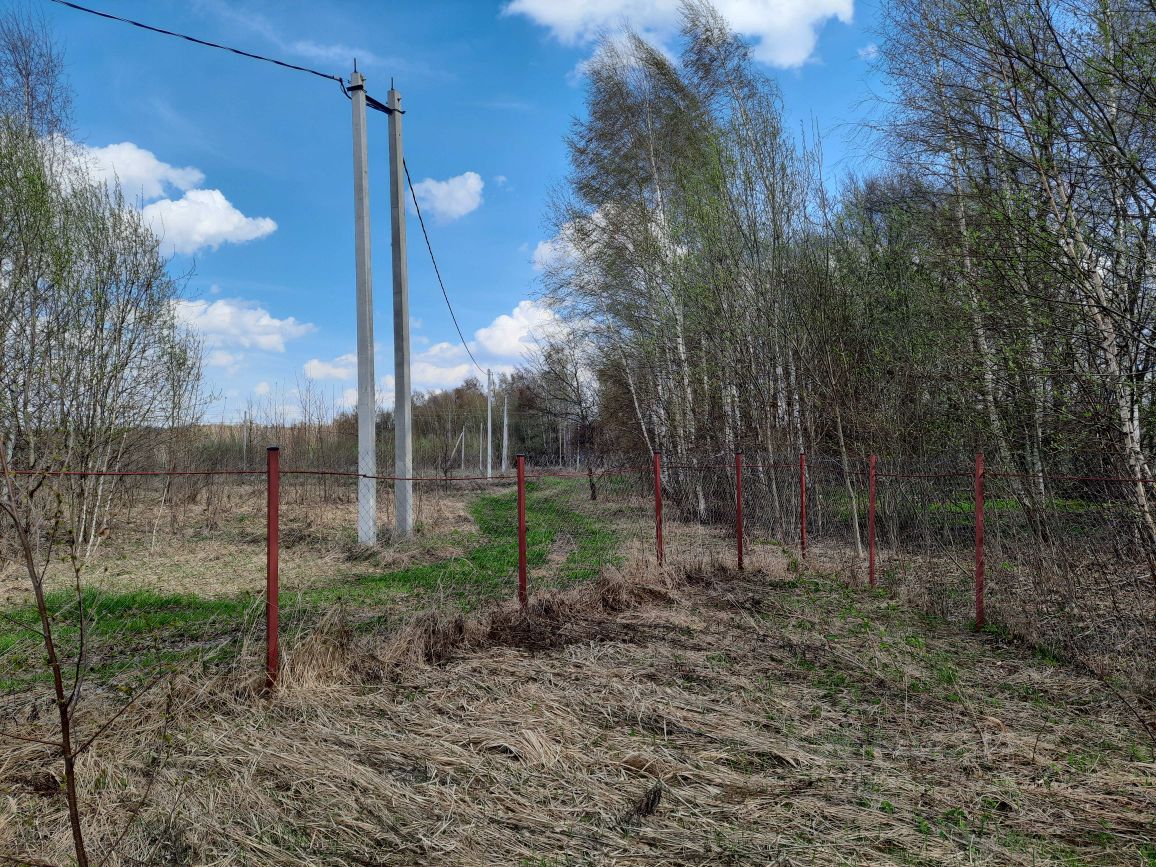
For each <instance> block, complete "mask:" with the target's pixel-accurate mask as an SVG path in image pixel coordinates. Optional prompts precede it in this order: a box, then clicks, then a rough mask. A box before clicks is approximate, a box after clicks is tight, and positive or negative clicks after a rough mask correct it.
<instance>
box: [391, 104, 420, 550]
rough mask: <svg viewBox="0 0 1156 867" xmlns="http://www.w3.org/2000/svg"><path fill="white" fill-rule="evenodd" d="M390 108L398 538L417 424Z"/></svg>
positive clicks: (405, 514) (404, 524) (397, 155)
mask: <svg viewBox="0 0 1156 867" xmlns="http://www.w3.org/2000/svg"><path fill="white" fill-rule="evenodd" d="M386 105H387V106H388V107H389V109H390V111H389V216H390V223H391V228H392V241H393V244H392V246H393V374H394V386H393V418H394V438H393V470H394V472H393V474H394V475H395V476H396V477H397V481H395V482H394V483H393V498H394V502H395V505H396V509H395V511H396V513H397V522H396V529H397V535H398V536H400V537H402V538H405V537H407V536H409V535H411V534H412V533H413V481H412V479H413V419H412V416H411V408H410V389H409V386H410V376H409V271H408V267H407V262H406V252H405V162H404V156H403V154H402V149H401V94H400V93H398V92H397V91H396V90H394V89H393V88H392V87H390V89H389V98H388V101H387V103H386Z"/></svg>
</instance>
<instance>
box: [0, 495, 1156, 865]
mask: <svg viewBox="0 0 1156 867" xmlns="http://www.w3.org/2000/svg"><path fill="white" fill-rule="evenodd" d="M540 490H541V493H542V494H544V495H547V496H548V495H550V489H549V488H548V487H547V488H543V489H540ZM491 505H492V506H493V508H494V509H495V510H497V511H494V512H492V514H491V516H496V515H497V514H499V512H500V510H498V506H499V505H500V504H498V503H491ZM541 508H546V509H548V508H561V506H560V505H559V504H557V503H555V505H554V506H548V505H543V506H541ZM479 515H480V520H479V527H480V530H481V532H483V533H485V531H486V518H485V513H484V510H483V512H482V513H475V517H478V516H479ZM562 517H563V518H564V519H565V520H566V521H567V522H570V523H572V522H573V521H574V518H573V516H571V515H563V516H562ZM495 523H496V524H497V525H500V527H504V526H505V522H504V520H503V521H496V520H495ZM611 526H612V525H611ZM491 529H494V530H495V531H497V530H498V529H499V527H493V528H491ZM604 529H605V528H604ZM501 532H504V530H502V531H501ZM499 535H500V533H499ZM676 538H677V536H676ZM500 541H501V540H497V541H495V540H489V541H486V540H481V541H480V543H479V544H480V546H481V547H482V548H486V549H487V550H489V547H488V546H490V545H498V544H499V542H500ZM551 544H553V543H551ZM564 544H565V545H566V550H578V549H581V548H582V545H581V544H580V543H575V542H574V541H573V540H572V539H568V540H565V542H564ZM549 547H550V546H549V545H546V546H545V548H544V549H543V550H541V551H539V553H538V558H539V568H543V569H544V568H546V567H547V565H548V564H549V563H550V562H551V556H550V554H549V552H548V551H547V550H546V549H548V548H549ZM503 551H504V549H503ZM503 551H499V550H491V555H492V559H493V558H496V559H500V558H502V557H504V556H505V554H504V553H503ZM555 559H558V558H555ZM568 560H570V555H569V554H567V555H566V556H565V557H562V558H560V562H562V563H565V562H566V561H568ZM486 562H489V561H486ZM570 562H571V565H578V566H581V565H582V564H581V563H578V562H577V561H570ZM750 564H751V566H752V568H748V569H747V570H746V571H745V572H743V573H738V572H736V571H734V570H733V569H731V568H729V567H726V566H722V565H720V564H719V563H717V562H715V563H712V562H711V558H709V557H707V558H705V560H704V559H703V558H702V557H694V558H682V557H669V558H668V563H667V567H666V568H665V569H662V570H659V569H657V568H656V567H655V566H654V564H653V563H652V562H649V563H648V562H644V561H643V560H635V559H633V558H624V559H622V560H620V561H619V562H618V563H617V564H615V563H613V562H608V563H607V564H606V565H605V568H604V569H603V572H602V575H601V576H600V577H599V578H597V579H595V580H578V581H576V582H572V583H571V585H570V587H569V589H562V590H556V591H542V592H540V593H538V594H537V596H536V597H535V599H534V602H533V605H532V607H531V609H530V611H529V613H528V615H526V616H522V615H520V614H519V613H518V612H517V610H516V608H515V607H514V606H513V605H512V604H511V603H509V602H495V601H494V600H491V602H490V603H489V604H487V605H476V606H470V607H471V610H470V611H463V608H462V606H455V605H447V606H443V607H442V608H441V609H440V610H439V612H437V613H435V612H432V611H431V613H429V614H427V615H425V616H423V617H420V618H418V619H417V620H416V621H414V622H412V623H411V624H410V625H409V626H407V627H404V628H402V629H401V631H400V632H399V631H398V630H397V627H396V624H394V623H392V622H391V623H390V624H389V625H388V626H387V625H386V624H385V623H384V622H382V621H379V620H377V619H375V618H374V617H373V616H371V615H372V614H373V613H374V612H375V611H376V610H377V606H378V605H380V604H381V600H382V599H385V598H388V600H391V603H390V604H392V600H395V599H396V596H393V595H381V594H379V595H374V593H370V592H369V591H365V592H362V591H361V590H359V591H358V592H357V593H355V594H353V595H351V596H347V598H346V604H343V605H340V606H336V607H334V608H333V609H332V610H331V612H330V613H329V615H328V616H327V617H325V618H324V620H323V621H321V622H318V623H315V624H314V628H313V629H312V630H311V631H308V632H301V633H300V634H295V635H294V636H292V637H291V640H290V641H288V642H287V646H286V653H287V660H286V665H285V669H284V676H283V682H282V686H281V688H280V689H279V690H278V691H277V692H276V693H275V694H273V695H272V696H263V695H262V694H261V692H260V690H259V689H256V688H255V686H254V677H253V673H254V671H257V670H259V662H258V654H259V647H249V646H245V647H241V648H240V649H238V650H237V652H236V654H235V655H234V657H233V658H232V659H231V661H230V662H229V663H228V664H222V665H221V666H220V667H219V668H218V669H215V670H214V669H205V670H203V671H202V672H200V673H198V674H196V675H194V676H189V673H188V672H187V671H185V673H183V674H178V675H176V676H174V677H173V678H171V679H169V680H166V681H164V682H162V683H160V684H158V685H157V686H156V687H154V688H153V689H152V690H151V691H149V692H148V693H147V694H144V695H143V696H142V697H141V698H139V700H137V701H136V702H135V703H133V704H132V705H130V706H129V707H128V709H127V710H126V711H125V712H124V715H123V716H121V717H120V718H119V719H118V720H117V721H116V725H115V728H113V729H112V730H111V731H110V733H109V734H108V735H106V736H104V737H102V738H101V739H99V740H98V741H97V742H96V744H95V746H94V747H93V749H92V750H91V751H89V752H88V753H86V754H85V756H84V757H83V759H82V761H81V768H80V773H81V780H82V786H83V791H82V798H83V802H84V813H85V817H86V818H85V821H86V827H87V830H88V838H89V841H90V846H91V847H92V848H93V849H94V850H96V851H97V852H98V853H101V854H103V853H106V852H109V850H111V849H115V851H112V853H111V854H112V857H111V858H110V860H109V862H108V863H110V864H124V865H128V864H140V863H146V864H285V865H302V864H341V865H373V864H476V865H483V864H485V865H488V864H525V865H547V864H557V865H562V864H603V863H606V864H703V863H717V864H727V863H733V864H763V863H773V864H861V863H870V864H929V865H930V864H1072V865H1074V864H1128V865H1137V864H1141V865H1144V864H1156V759H1154V756H1153V748H1154V744H1153V742H1152V740H1151V739H1150V738H1149V735H1148V734H1147V732H1146V730H1145V728H1144V726H1143V725H1142V724H1141V721H1140V720H1139V719H1138V718H1137V716H1136V714H1140V715H1141V716H1142V715H1143V714H1144V713H1145V711H1144V710H1143V708H1144V707H1145V705H1144V704H1143V702H1142V701H1140V700H1139V699H1138V698H1137V697H1135V696H1128V695H1125V694H1120V693H1118V692H1116V691H1114V690H1113V688H1111V687H1109V686H1106V685H1105V684H1103V683H1101V682H1100V681H1097V680H1095V679H1093V678H1091V677H1088V676H1085V675H1084V674H1082V673H1081V672H1080V671H1078V670H1076V669H1074V668H1072V667H1070V666H1068V665H1066V664H1065V663H1063V662H1062V661H1057V660H1055V659H1053V658H1051V657H1049V656H1047V655H1040V654H1037V653H1035V652H1033V651H1032V650H1031V649H1030V648H1027V647H1024V646H1021V645H1018V644H1016V643H1013V642H1011V641H1010V640H1008V639H1006V638H1003V637H1001V636H999V635H994V634H976V633H974V632H972V631H970V630H968V629H967V628H966V627H964V626H962V625H959V624H954V625H953V624H948V623H946V622H943V621H939V620H935V619H929V618H927V617H925V616H922V615H920V614H918V613H916V612H914V611H913V610H910V609H908V608H907V607H905V606H904V605H903V604H902V603H901V602H900V601H898V600H897V599H896V598H894V597H892V596H890V595H888V594H887V593H885V592H882V591H879V592H874V591H866V590H861V589H852V588H849V587H847V586H846V585H845V583H844V582H843V580H842V578H841V577H840V576H839V575H835V574H828V573H825V572H824V571H823V570H822V569H818V568H814V567H812V569H811V570H810V571H808V570H806V569H802V568H801V567H800V566H799V564H798V563H797V562H796V561H794V560H793V558H791V557H790V556H789V555H783V554H779V553H777V552H776V549H774V548H772V547H770V546H768V547H767V548H766V549H765V550H762V551H757V552H752V555H751V558H750ZM503 568H504V567H503ZM585 577H588V576H585ZM418 583H419V584H420V582H418ZM372 586H373V587H378V588H379V589H380V582H378V584H374V585H372ZM363 589H364V588H363ZM374 592H375V593H376V591H374ZM496 598H499V597H495V599H496ZM135 684H136V681H130V680H126V679H125V678H123V676H115V677H111V678H110V679H108V680H107V681H105V682H104V683H103V684H102V685H100V686H98V687H95V688H94V689H93V696H92V698H91V699H90V701H89V702H88V703H87V705H86V706H85V709H84V710H83V712H82V719H81V721H80V722H81V727H82V728H84V729H85V730H89V731H90V730H94V729H95V727H96V725H97V724H98V721H99V720H101V719H104V718H105V717H106V716H107V714H108V713H109V712H110V710H111V709H112V708H114V707H118V706H119V707H124V706H125V705H124V701H123V699H120V698H118V697H117V690H118V689H119V690H123V691H128V692H131V690H132V689H134V688H135ZM1132 708H1135V709H1136V713H1133V710H1132ZM43 718H44V717H42V719H43ZM13 725H19V726H21V728H19V730H20V731H23V732H26V733H27V732H28V731H30V730H31V728H30V727H34V726H37V725H42V722H41V721H38V720H33V719H23V720H16V719H9V720H8V721H6V722H5V727H6V728H11V727H12V726H13ZM38 730H39V729H38ZM46 731H47V729H46ZM0 749H2V750H3V751H2V752H0V792H2V793H3V794H4V796H5V797H4V799H3V801H0V853H3V854H8V855H23V856H26V857H28V858H32V859H36V860H39V861H47V862H50V863H60V864H63V863H68V853H69V851H70V838H69V835H68V830H67V824H66V821H65V812H64V801H63V798H62V797H61V794H60V786H59V782H58V780H57V777H56V776H55V774H56V773H57V770H56V769H55V767H54V765H53V764H52V763H51V762H50V761H49V760H48V753H47V750H46V748H45V747H42V746H39V745H36V744H28V743H23V744H13V743H5V744H3V745H2V746H0ZM125 828H127V830H126V831H124V834H123V838H122V837H121V834H122V829H125ZM118 839H119V843H117V842H116V841H117V840H118Z"/></svg>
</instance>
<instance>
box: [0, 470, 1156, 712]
mask: <svg viewBox="0 0 1156 867" xmlns="http://www.w3.org/2000/svg"><path fill="white" fill-rule="evenodd" d="M289 457H291V456H288V455H287V456H286V465H285V467H284V468H283V470H282V472H281V473H280V475H279V492H278V496H277V498H276V499H277V503H278V514H279V541H278V543H277V544H276V545H275V546H274V547H275V548H276V552H277V555H278V559H279V564H278V570H277V574H278V577H279V596H278V603H279V612H280V629H281V631H282V632H283V633H285V634H289V635H291V634H295V633H296V632H298V631H308V630H309V629H312V628H313V627H314V626H315V625H316V624H318V623H319V622H321V621H322V620H323V619H324V618H326V617H328V616H332V615H333V612H344V614H343V616H345V617H346V619H347V622H348V623H349V625H351V627H352V628H360V627H361V626H362V625H367V624H368V625H373V626H375V627H381V626H383V625H384V626H387V627H390V628H392V627H395V626H400V625H401V624H402V623H403V622H404V621H406V620H407V619H409V618H412V617H413V616H414V615H415V614H418V613H421V612H424V611H429V610H434V609H448V610H451V611H455V612H470V611H475V610H477V609H479V608H484V607H487V606H490V605H492V604H494V603H496V602H501V601H508V600H513V599H515V598H517V594H518V586H519V572H520V550H519V510H518V483H517V474H516V472H515V469H514V462H513V461H511V468H510V470H509V471H508V472H506V473H504V474H503V473H502V472H501V471H500V469H499V468H498V467H497V466H495V468H494V473H493V477H492V478H486V477H485V476H484V475H477V474H476V470H475V469H474V468H473V467H468V468H467V469H466V470H465V471H462V470H461V468H460V467H458V466H454V467H452V468H449V469H443V471H442V473H441V474H440V475H438V476H436V477H428V476H426V477H420V478H414V479H412V480H409V488H410V489H411V501H412V518H413V532H412V534H410V535H408V536H405V535H399V534H398V533H397V532H396V531H395V519H396V517H397V501H396V491H395V488H396V486H397V484H398V480H395V479H393V478H388V477H378V478H373V479H364V478H361V477H359V476H358V475H357V474H356V473H352V472H347V471H325V470H312V469H311V470H295V469H293V467H292V464H291V461H290V460H289V459H288V458H289ZM656 465H657V468H658V469H657V477H656V471H655V468H656ZM872 466H873V464H872V462H871V461H868V460H842V459H828V458H825V457H823V456H817V457H816V456H810V455H808V456H805V457H800V456H791V457H785V456H782V455H769V454H753V453H752V454H746V455H741V456H737V455H732V456H729V457H726V458H725V459H724V458H719V457H718V456H715V457H712V458H710V459H702V460H685V459H684V460H682V461H673V460H671V461H664V460H662V459H661V458H660V459H658V460H657V462H656V463H652V462H650V461H645V462H640V463H638V464H635V465H625V464H624V465H617V466H615V465H607V464H602V465H596V466H586V467H578V468H576V469H567V470H559V469H557V468H553V467H548V466H531V465H528V464H527V465H525V466H524V473H525V488H524V493H525V528H526V532H525V570H526V584H527V589H528V591H529V593H530V595H531V596H533V594H536V593H540V592H543V591H550V590H558V589H565V588H569V587H573V586H576V585H578V584H581V583H582V582H584V581H589V580H591V579H593V578H594V577H596V576H597V575H599V574H600V573H602V572H603V571H604V570H606V569H608V568H609V569H616V568H621V567H623V566H625V565H626V564H629V563H634V562H640V561H641V562H648V563H653V562H655V561H656V560H658V559H659V558H662V559H663V562H664V563H665V564H666V565H668V566H669V565H673V564H677V565H680V566H683V565H691V566H692V567H693V566H695V565H697V564H706V565H711V564H715V563H723V564H728V565H734V564H736V563H737V562H738V557H739V551H740V548H739V540H740V536H741V540H742V553H743V558H744V561H745V564H746V565H747V566H748V567H751V566H758V565H763V564H765V563H772V562H782V561H783V560H784V558H785V560H786V562H787V564H788V568H792V569H794V568H799V567H800V566H801V565H802V564H803V563H805V564H806V565H807V567H808V568H811V569H813V570H820V571H824V572H827V573H829V574H834V575H839V576H841V577H843V578H844V579H846V580H847V581H848V582H849V583H854V584H860V585H862V584H865V583H867V582H868V580H869V578H870V576H871V563H872V559H873V562H874V577H875V580H876V583H877V584H878V585H879V586H880V587H881V588H883V589H884V590H886V591H888V592H892V593H896V594H898V595H900V596H901V597H902V598H905V599H906V600H908V601H910V602H912V603H914V604H916V605H918V606H919V607H921V608H922V609H924V610H925V611H927V612H929V613H930V614H933V615H936V616H938V617H941V618H943V619H945V620H947V621H951V622H955V623H960V624H965V623H972V624H974V623H975V622H976V620H977V615H978V617H979V620H980V621H981V622H982V623H984V624H986V625H987V626H988V627H989V628H991V629H995V630H997V631H1000V630H1002V631H1006V632H1008V633H1010V634H1012V635H1015V636H1017V637H1019V638H1022V639H1025V640H1027V641H1030V642H1032V643H1033V644H1035V645H1036V646H1037V647H1040V648H1042V649H1044V650H1045V651H1047V652H1053V653H1055V654H1057V655H1063V656H1065V657H1067V658H1071V659H1075V660H1077V661H1079V662H1080V663H1082V664H1084V665H1085V666H1086V667H1088V668H1090V669H1092V670H1094V671H1095V672H1096V673H1098V674H1100V675H1102V676H1105V677H1108V676H1122V677H1125V678H1127V679H1133V680H1136V681H1137V682H1139V683H1151V682H1153V681H1156V670H1154V669H1153V661H1152V659H1151V653H1150V651H1151V648H1152V647H1153V646H1156V578H1154V576H1156V530H1154V521H1153V516H1152V514H1151V513H1150V512H1149V511H1148V506H1147V503H1148V499H1149V496H1150V494H1151V493H1152V491H1151V490H1150V486H1151V483H1150V482H1146V481H1141V482H1137V481H1135V480H1127V479H1120V478H1115V477H1109V476H1063V475H1037V476H1026V475H1023V474H1018V473H1015V472H1005V471H1003V470H1002V469H1001V468H999V467H990V466H989V467H985V468H984V472H983V479H982V496H980V493H979V491H978V490H977V470H976V467H974V466H969V465H967V464H966V463H964V462H961V461H959V460H949V461H938V462H937V461H924V462H921V463H919V464H913V463H911V462H907V463H904V464H903V465H894V464H892V463H890V462H888V461H886V460H882V459H881V460H879V461H878V462H877V463H875V464H874V492H875V495H874V497H872V495H871V488H872ZM740 478H741V497H740ZM366 482H368V483H369V484H370V485H371V486H372V487H373V490H374V493H375V502H374V504H373V516H372V517H373V518H374V519H375V523H376V528H375V529H376V533H375V535H374V536H373V539H374V541H373V543H372V544H363V543H362V541H361V531H363V530H364V526H363V524H364V518H365V517H366V516H365V515H364V514H363V513H362V511H361V508H362V507H361V505H360V501H361V499H362V498H359V494H358V490H359V487H360V486H362V485H364V484H365V483H366ZM656 482H657V484H656ZM36 483H38V484H36ZM22 484H23V485H24V487H23V488H22V490H25V491H33V493H31V494H29V496H30V497H31V498H32V500H36V498H39V499H38V500H36V503H37V504H38V505H37V506H36V509H38V510H39V511H36V509H33V510H32V511H33V512H34V513H35V515H37V516H38V517H37V521H38V523H35V526H34V530H35V533H34V535H35V536H36V538H35V539H34V540H33V541H34V547H35V548H36V550H35V551H34V552H33V553H34V555H35V557H34V559H36V558H39V560H37V562H43V564H44V565H43V570H42V571H43V579H44V585H45V588H46V591H47V593H48V597H47V602H48V609H49V613H50V614H51V615H52V617H53V624H54V629H55V631H56V633H57V637H58V639H59V640H60V642H61V645H62V648H61V649H62V655H63V656H65V657H67V658H74V657H75V656H76V654H77V653H78V652H79V650H80V643H81V640H82V638H83V639H84V642H85V653H86V661H87V664H88V665H89V666H90V667H91V668H92V669H93V670H94V676H98V677H110V678H115V677H118V676H120V677H126V678H127V677H133V678H148V677H151V676H153V674H154V673H155V672H158V671H163V670H171V669H172V668H174V667H179V668H181V669H182V670H195V669H196V667H197V666H211V665H220V664H229V663H230V662H233V661H236V660H238V659H240V658H242V657H244V655H245V653H246V650H247V649H254V647H255V645H260V644H261V643H262V642H263V641H264V638H265V636H264V624H265V603H266V599H265V589H266V567H267V561H266V556H267V551H268V541H269V536H268V533H267V512H266V504H267V498H268V491H269V488H268V484H267V479H266V474H265V472H264V471H262V470H257V469H249V470H243V471H236V470H228V471H225V470H213V471H205V472H195V471H193V472H188V471H186V472H170V471H157V472H151V473H149V472H137V473H122V474H115V473H114V474H88V475H85V474H83V473H79V474H77V475H76V476H57V477H52V478H48V477H45V478H42V479H35V478H31V479H29V478H24V479H22ZM32 500H29V502H32ZM740 506H741V529H740ZM981 513H982V518H983V522H982V529H983V535H984V538H983V544H982V546H977V529H978V525H979V524H980V520H979V519H980V517H981ZM30 514H31V513H30ZM872 526H873V528H874V535H873V537H872V533H871V528H872ZM49 543H51V545H50V544H49ZM0 546H2V548H0V553H2V555H3V559H2V560H0V582H2V583H0V602H2V606H3V611H2V612H0V613H3V619H2V620H0V679H2V681H3V683H4V686H5V691H6V692H7V693H9V694H19V693H21V692H24V691H28V690H32V689H33V687H34V685H35V683H36V682H37V681H38V680H43V679H44V678H45V677H46V670H45V667H44V664H43V662H44V660H43V655H44V649H43V643H42V640H41V638H40V636H39V635H38V627H37V615H36V611H35V608H34V606H33V605H32V604H31V596H30V590H29V581H28V577H27V571H26V568H25V564H24V560H23V559H22V552H21V546H20V544H19V540H18V539H17V538H16V537H15V535H14V534H13V533H12V532H10V528H8V527H6V528H5V530H4V532H3V534H2V535H0ZM872 552H873V553H872ZM977 552H978V553H982V563H983V572H982V578H983V587H982V595H981V596H980V597H979V599H977V579H978V578H979V577H980V576H979V572H978V569H977V562H979V560H978V559H977ZM78 585H79V587H80V590H81V592H80V593H79V595H78V594H77V593H76V592H75V588H76V587H77V586H78ZM980 600H982V605H983V608H982V609H980V608H978V607H977V605H978V604H980Z"/></svg>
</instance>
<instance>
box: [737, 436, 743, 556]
mask: <svg viewBox="0 0 1156 867" xmlns="http://www.w3.org/2000/svg"><path fill="white" fill-rule="evenodd" d="M735 542H736V544H737V546H738V554H739V571H740V572H741V571H743V453H742V452H735Z"/></svg>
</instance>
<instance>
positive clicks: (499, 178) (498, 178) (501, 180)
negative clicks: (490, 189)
mask: <svg viewBox="0 0 1156 867" xmlns="http://www.w3.org/2000/svg"><path fill="white" fill-rule="evenodd" d="M509 181H510V179H509V178H507V177H506V176H505V175H494V183H495V184H497V185H498V186H499V187H504V186H505V185H506V184H507V183H509Z"/></svg>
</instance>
